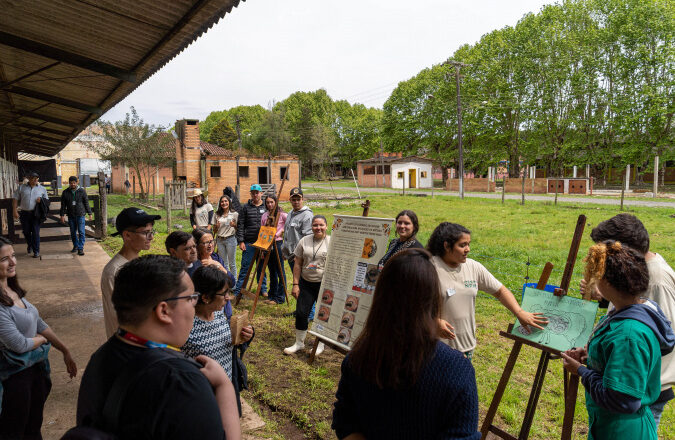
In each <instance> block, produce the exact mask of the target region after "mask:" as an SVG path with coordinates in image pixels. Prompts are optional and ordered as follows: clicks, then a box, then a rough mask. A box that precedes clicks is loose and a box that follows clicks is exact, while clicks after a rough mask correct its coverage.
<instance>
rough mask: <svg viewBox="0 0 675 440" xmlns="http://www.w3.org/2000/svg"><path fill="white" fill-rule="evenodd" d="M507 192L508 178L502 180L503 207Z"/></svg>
mask: <svg viewBox="0 0 675 440" xmlns="http://www.w3.org/2000/svg"><path fill="white" fill-rule="evenodd" d="M505 192H506V176H504V177H503V178H502V205H503V204H504V193H505Z"/></svg>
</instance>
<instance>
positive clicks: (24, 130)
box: [0, 0, 240, 156]
mask: <svg viewBox="0 0 675 440" xmlns="http://www.w3.org/2000/svg"><path fill="white" fill-rule="evenodd" d="M239 1H240V0H96V1H94V0H59V1H55V0H30V1H21V0H9V1H5V2H2V8H3V10H2V14H0V133H1V134H2V137H0V143H1V142H3V140H4V144H5V146H6V147H7V148H9V149H11V150H12V151H24V152H27V153H31V154H40V155H43V156H52V155H54V154H56V153H57V152H59V151H60V150H61V149H62V148H63V147H64V146H65V145H66V144H67V143H68V142H69V141H70V140H71V139H73V138H74V137H75V136H77V134H78V133H80V131H82V130H83V129H84V128H85V127H87V126H88V125H89V124H91V123H92V122H93V121H95V120H96V119H97V118H98V117H99V116H100V115H101V114H102V113H104V112H105V111H107V110H109V109H110V108H112V107H113V106H114V105H115V104H117V103H118V102H119V101H121V100H122V99H124V98H125V97H126V96H127V95H129V94H130V93H131V92H133V91H134V90H135V89H136V87H138V86H139V85H140V84H142V83H143V82H144V81H145V80H146V79H148V78H149V77H150V76H152V75H153V74H154V73H155V72H157V71H158V70H159V69H161V68H162V67H163V66H164V65H165V64H166V63H167V62H169V61H170V60H171V59H172V58H174V57H175V56H176V55H178V54H179V53H180V52H181V51H183V49H185V48H186V47H187V46H189V45H190V44H191V43H192V42H193V41H194V40H196V39H197V38H199V36H201V35H202V34H203V33H204V32H206V31H207V30H208V29H209V28H210V27H212V26H213V25H214V24H216V23H217V22H218V21H219V20H220V19H221V18H222V17H223V16H225V14H226V13H228V12H230V11H231V10H232V8H233V7H236V6H237V5H238V4H239Z"/></svg>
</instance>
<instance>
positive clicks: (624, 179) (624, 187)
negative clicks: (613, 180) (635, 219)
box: [619, 165, 630, 211]
mask: <svg viewBox="0 0 675 440" xmlns="http://www.w3.org/2000/svg"><path fill="white" fill-rule="evenodd" d="M629 166H630V165H629ZM626 186H628V184H627V183H626V175H625V174H624V175H623V179H622V181H621V207H620V208H619V209H620V210H621V211H623V196H624V193H625V192H626Z"/></svg>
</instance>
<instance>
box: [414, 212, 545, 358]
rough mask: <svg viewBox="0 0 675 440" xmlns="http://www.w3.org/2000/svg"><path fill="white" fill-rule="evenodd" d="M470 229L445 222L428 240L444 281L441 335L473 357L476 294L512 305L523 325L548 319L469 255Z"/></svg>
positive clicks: (535, 324) (434, 263) (438, 270)
mask: <svg viewBox="0 0 675 440" xmlns="http://www.w3.org/2000/svg"><path fill="white" fill-rule="evenodd" d="M470 244H471V231H469V230H468V229H466V228H465V227H464V226H462V225H458V224H456V223H449V222H443V223H441V224H440V225H438V226H437V227H436V229H434V232H432V233H431V237H429V242H428V243H427V250H428V251H429V252H431V254H432V255H433V257H432V258H431V262H432V263H433V265H434V266H435V267H436V272H437V273H438V278H439V281H440V283H441V297H442V304H443V305H442V307H441V319H439V327H440V335H441V336H442V337H444V338H446V339H443V342H445V343H446V344H448V345H449V346H450V347H452V348H454V349H457V350H459V351H461V352H462V353H464V355H465V356H466V357H467V358H469V359H471V357H472V355H473V350H474V348H476V296H477V295H478V291H479V290H481V291H483V292H486V293H489V294H490V295H492V296H494V297H495V298H497V299H498V300H499V302H501V303H502V304H503V305H504V307H506V308H507V309H509V310H510V311H511V313H513V314H514V315H515V316H516V318H518V320H519V321H520V323H521V324H522V325H523V326H530V325H531V326H534V327H536V328H539V329H541V328H542V327H541V325H544V324H547V323H548V320H547V319H546V318H545V317H544V316H542V314H541V313H530V312H526V311H525V310H523V309H522V308H521V307H520V304H518V301H517V300H516V298H515V297H514V296H513V293H511V291H510V290H509V289H507V288H506V287H505V286H504V285H503V284H502V283H500V282H499V281H498V280H497V278H495V277H494V276H493V275H492V274H491V273H490V272H488V270H487V269H486V268H485V266H483V265H482V264H480V263H479V262H477V261H475V260H472V259H471V258H467V255H468V254H469V250H470V248H469V245H470Z"/></svg>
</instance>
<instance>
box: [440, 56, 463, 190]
mask: <svg viewBox="0 0 675 440" xmlns="http://www.w3.org/2000/svg"><path fill="white" fill-rule="evenodd" d="M443 65H444V66H454V67H455V87H456V92H457V140H458V143H459V167H458V168H459V169H458V171H459V197H460V198H461V199H463V198H464V147H463V146H462V100H461V98H460V95H459V69H460V68H462V67H466V66H468V64H464V63H460V62H459V61H454V60H450V59H449V60H448V61H446V62H445V63H443ZM446 78H447V76H446Z"/></svg>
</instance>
